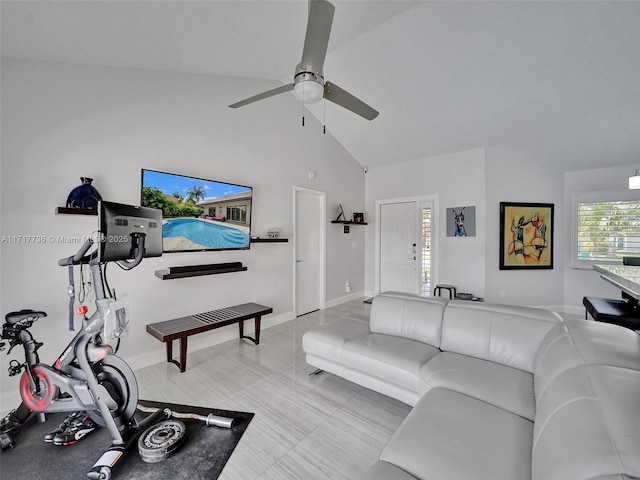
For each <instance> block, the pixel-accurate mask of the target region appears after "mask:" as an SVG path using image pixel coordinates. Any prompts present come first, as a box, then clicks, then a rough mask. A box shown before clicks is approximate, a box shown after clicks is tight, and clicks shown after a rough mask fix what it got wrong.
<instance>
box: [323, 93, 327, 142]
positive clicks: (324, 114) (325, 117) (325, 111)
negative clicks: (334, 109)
mask: <svg viewBox="0 0 640 480" xmlns="http://www.w3.org/2000/svg"><path fill="white" fill-rule="evenodd" d="M322 134H323V135H326V134H327V101H326V100H325V99H324V98H323V99H322Z"/></svg>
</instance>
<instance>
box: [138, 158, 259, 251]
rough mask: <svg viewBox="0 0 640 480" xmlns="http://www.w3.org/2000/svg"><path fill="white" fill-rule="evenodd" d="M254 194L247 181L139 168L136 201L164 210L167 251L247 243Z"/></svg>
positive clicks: (234, 247)
mask: <svg viewBox="0 0 640 480" xmlns="http://www.w3.org/2000/svg"><path fill="white" fill-rule="evenodd" d="M252 197H253V189H252V188H251V187H247V186H245V185H235V184H232V183H225V182H218V181H215V180H206V179H204V178H196V177H188V176H185V175H178V174H175V173H167V172H158V171H155V170H147V169H143V170H142V192H141V202H140V204H141V205H142V206H143V207H149V208H158V209H160V210H162V250H163V252H165V253H169V252H200V251H207V250H238V249H240V250H242V249H247V248H249V247H250V246H251V243H250V238H251V201H252Z"/></svg>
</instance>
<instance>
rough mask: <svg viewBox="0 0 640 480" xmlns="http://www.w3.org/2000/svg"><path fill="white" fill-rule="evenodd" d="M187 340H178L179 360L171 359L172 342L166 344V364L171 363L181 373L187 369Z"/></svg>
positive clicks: (185, 338)
mask: <svg viewBox="0 0 640 480" xmlns="http://www.w3.org/2000/svg"><path fill="white" fill-rule="evenodd" d="M187 338H188V337H186V336H185V337H182V338H180V360H179V361H178V360H174V359H173V341H169V342H167V362H169V363H173V364H174V365H176V366H177V367H178V368H179V369H180V373H183V372H184V371H185V370H186V369H187Z"/></svg>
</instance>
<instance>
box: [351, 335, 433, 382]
mask: <svg viewBox="0 0 640 480" xmlns="http://www.w3.org/2000/svg"><path fill="white" fill-rule="evenodd" d="M439 352H440V351H439V350H438V349H437V348H435V347H432V346H430V345H426V344H424V343H422V342H416V341H414V340H409V339H406V338H400V337H394V336H391V335H381V334H377V333H370V334H368V335H363V336H360V337H357V338H354V339H353V340H349V341H348V342H346V343H345V345H344V349H343V352H342V359H343V361H344V363H345V366H346V367H347V368H348V369H352V370H358V371H361V372H364V373H366V374H367V375H368V376H371V377H375V378H378V379H381V380H384V381H385V382H388V383H392V384H395V385H399V386H401V387H403V388H406V389H409V390H411V391H413V392H416V393H417V392H420V391H421V390H422V389H421V387H420V383H421V379H420V368H421V366H422V364H424V363H425V362H426V361H427V360H429V359H430V358H431V357H433V356H434V355H436V354H438V353H439Z"/></svg>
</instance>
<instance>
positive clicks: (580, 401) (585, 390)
mask: <svg viewBox="0 0 640 480" xmlns="http://www.w3.org/2000/svg"><path fill="white" fill-rule="evenodd" d="M639 399H640V371H637V370H632V369H627V368H622V367H616V366H610V365H584V366H579V367H575V368H572V369H570V370H567V371H565V372H563V373H561V374H560V375H558V376H557V377H556V378H555V379H554V380H553V382H551V384H550V385H549V386H548V388H547V389H546V391H545V392H544V394H543V395H542V397H541V398H540V399H539V401H538V410H537V412H536V421H535V428H534V445H533V450H532V452H533V455H532V457H533V459H532V472H533V478H534V479H536V480H564V479H567V478H571V479H575V480H591V479H594V478H640V455H639V454H638V452H639V450H638V446H639V445H640V415H638V408H639V407H640V400H639Z"/></svg>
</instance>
